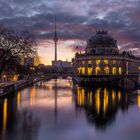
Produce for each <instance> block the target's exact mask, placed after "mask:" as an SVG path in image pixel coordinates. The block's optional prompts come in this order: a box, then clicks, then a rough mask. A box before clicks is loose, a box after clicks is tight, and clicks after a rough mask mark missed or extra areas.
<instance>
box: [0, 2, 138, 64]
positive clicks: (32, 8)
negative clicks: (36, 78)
mask: <svg viewBox="0 0 140 140" xmlns="http://www.w3.org/2000/svg"><path fill="white" fill-rule="evenodd" d="M55 15H56V18H57V32H58V37H59V41H58V59H62V60H66V59H67V60H71V58H72V57H74V54H75V52H76V51H78V50H77V49H76V46H77V45H78V46H79V50H81V51H82V50H84V48H85V47H86V41H87V39H88V38H90V37H91V36H93V35H94V34H95V32H96V30H98V29H107V30H108V33H109V34H110V35H111V36H113V37H114V38H115V39H117V40H118V47H119V48H120V50H121V51H123V50H131V51H132V52H133V53H134V54H136V55H140V0H0V25H4V26H7V27H11V28H14V29H15V30H29V31H30V32H31V33H32V34H33V35H35V37H36V39H37V43H38V46H37V48H38V54H39V56H40V59H41V63H44V64H46V65H48V64H51V61H52V60H53V59H54V42H53V34H54V16H55Z"/></svg>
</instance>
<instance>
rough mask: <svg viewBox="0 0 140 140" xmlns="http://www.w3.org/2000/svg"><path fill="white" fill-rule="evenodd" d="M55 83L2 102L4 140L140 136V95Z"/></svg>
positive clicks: (0, 115)
mask: <svg viewBox="0 0 140 140" xmlns="http://www.w3.org/2000/svg"><path fill="white" fill-rule="evenodd" d="M72 85H73V84H72V81H69V80H65V79H52V80H50V81H48V82H39V83H37V84H35V85H34V86H32V87H29V88H26V89H24V90H21V91H18V92H17V94H16V95H14V96H12V97H7V98H5V99H1V100H0V139H2V140H25V139H28V140H46V139H48V140H71V139H73V140H81V139H82V140H84V139H88V140H92V139H96V140H102V139H106V140H107V139H114V140H115V139H123V140H124V139H134V140H135V139H136V140H137V139H138V138H139V137H140V134H139V130H140V94H137V93H140V91H139V90H138V91H134V92H133V93H132V92H130V93H129V92H124V91H121V90H120V89H113V88H109V87H94V86H93V87H89V88H88V87H86V88H85V87H80V86H75V88H73V87H72Z"/></svg>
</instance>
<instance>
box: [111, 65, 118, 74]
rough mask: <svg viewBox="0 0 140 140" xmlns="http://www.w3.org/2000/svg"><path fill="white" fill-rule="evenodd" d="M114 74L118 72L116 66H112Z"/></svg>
mask: <svg viewBox="0 0 140 140" xmlns="http://www.w3.org/2000/svg"><path fill="white" fill-rule="evenodd" d="M112 74H113V75H115V74H117V70H116V67H113V68H112Z"/></svg>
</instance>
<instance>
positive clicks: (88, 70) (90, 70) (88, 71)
mask: <svg viewBox="0 0 140 140" xmlns="http://www.w3.org/2000/svg"><path fill="white" fill-rule="evenodd" d="M87 73H88V75H92V68H91V67H88V69H87Z"/></svg>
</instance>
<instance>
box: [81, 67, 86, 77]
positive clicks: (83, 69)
mask: <svg viewBox="0 0 140 140" xmlns="http://www.w3.org/2000/svg"><path fill="white" fill-rule="evenodd" d="M81 71H82V75H84V74H85V67H82V68H81Z"/></svg>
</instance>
